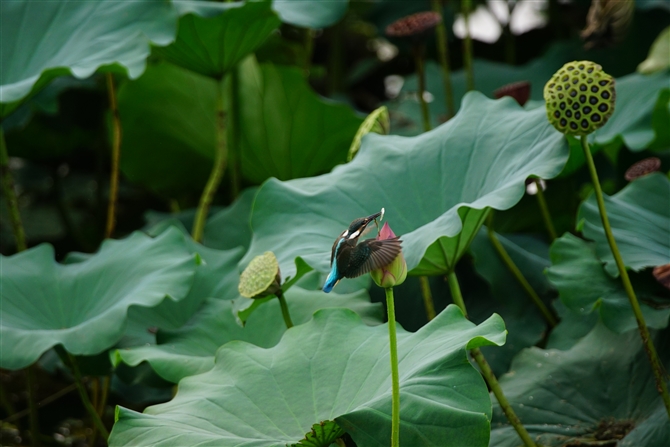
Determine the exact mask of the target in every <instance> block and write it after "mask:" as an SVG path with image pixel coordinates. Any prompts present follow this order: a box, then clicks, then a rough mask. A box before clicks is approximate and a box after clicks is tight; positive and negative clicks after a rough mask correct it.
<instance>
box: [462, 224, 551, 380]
mask: <svg viewBox="0 0 670 447" xmlns="http://www.w3.org/2000/svg"><path fill="white" fill-rule="evenodd" d="M497 237H498V240H499V241H500V243H501V244H502V245H503V247H505V250H506V251H507V253H508V254H509V256H510V257H511V258H512V260H513V261H514V263H515V264H516V266H517V267H519V270H521V272H522V273H523V275H524V277H525V278H526V279H527V280H528V282H529V283H530V285H531V286H532V287H533V289H534V290H535V291H536V292H537V294H538V295H539V296H540V297H544V298H546V297H547V296H548V295H550V294H551V293H552V292H553V289H552V286H551V284H550V283H549V281H548V280H547V278H546V276H545V275H544V269H545V268H546V267H548V266H549V247H548V246H547V245H546V244H545V243H543V242H541V241H539V240H537V239H533V238H531V237H529V236H524V235H510V236H509V238H508V237H505V236H502V235H497ZM470 251H471V252H472V255H473V256H474V267H475V270H476V271H477V273H478V274H479V275H480V276H481V277H482V278H484V280H486V282H487V283H488V285H489V289H490V298H489V299H486V298H485V296H482V295H480V296H477V297H476V298H473V299H470V300H469V302H468V316H469V317H470V318H472V320H473V321H475V322H477V321H481V320H483V319H484V318H486V316H488V315H491V314H492V313H493V312H495V313H497V314H499V315H500V316H501V317H503V319H504V320H505V326H506V327H507V333H508V335H507V341H506V343H505V346H503V347H502V348H496V349H491V348H483V352H484V354H485V355H486V360H487V361H488V362H489V364H490V365H491V368H493V371H494V372H495V373H496V375H501V374H502V373H504V372H506V371H507V369H508V368H509V365H510V363H511V361H512V357H514V355H515V354H516V353H517V352H519V351H520V350H521V349H523V348H527V347H529V346H533V345H535V344H536V343H537V342H539V341H540V340H541V339H542V337H543V335H544V333H545V331H546V330H547V323H546V321H545V319H544V317H543V316H542V314H541V313H540V311H539V310H538V309H537V307H536V306H535V304H533V302H532V301H531V299H530V297H529V296H528V294H527V293H526V292H525V291H524V289H523V288H522V287H521V285H520V284H519V282H518V281H517V280H516V279H515V278H514V276H512V273H510V271H509V269H508V268H507V266H506V265H505V264H504V263H503V261H502V260H501V259H500V256H499V255H498V253H497V252H496V251H495V249H494V248H493V245H492V244H491V241H490V239H489V237H488V235H487V230H486V229H485V228H482V229H481V230H480V231H479V232H478V233H477V235H476V236H475V238H474V239H473V241H472V245H471V246H470ZM464 298H465V299H468V298H469V297H468V296H467V295H466V294H465V292H464ZM545 302H546V303H547V304H548V300H546V301H545Z"/></svg>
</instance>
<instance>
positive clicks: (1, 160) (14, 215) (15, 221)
mask: <svg viewBox="0 0 670 447" xmlns="http://www.w3.org/2000/svg"><path fill="white" fill-rule="evenodd" d="M0 124H1V123H0ZM0 174H1V175H2V193H3V194H4V195H5V200H6V201H7V208H8V209H9V218H10V220H11V222H12V230H13V231H14V239H16V251H23V250H25V249H26V233H25V231H24V230H23V223H22V222H21V214H20V213H19V202H18V200H17V199H16V192H15V191H14V179H13V178H12V173H11V172H10V171H9V156H8V155H7V144H6V143H5V132H4V130H3V129H2V126H1V125H0Z"/></svg>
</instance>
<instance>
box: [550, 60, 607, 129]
mask: <svg viewBox="0 0 670 447" xmlns="http://www.w3.org/2000/svg"><path fill="white" fill-rule="evenodd" d="M615 99H616V91H615V90H614V78H613V77H612V76H610V75H608V74H607V73H605V72H604V71H603V69H602V67H601V66H600V65H598V64H596V63H595V62H590V61H575V62H569V63H567V64H565V65H563V67H562V68H561V69H560V70H558V71H557V72H556V73H555V74H554V76H552V77H551V79H550V80H549V82H547V84H546V85H545V86H544V100H545V102H546V107H547V118H549V122H550V123H551V124H552V125H553V126H554V127H555V128H556V129H558V130H559V132H562V133H564V134H567V135H588V134H590V133H591V132H593V131H594V130H596V129H598V128H600V127H602V126H603V125H604V124H605V123H606V122H607V120H608V119H609V118H610V116H612V113H613V112H614V103H615Z"/></svg>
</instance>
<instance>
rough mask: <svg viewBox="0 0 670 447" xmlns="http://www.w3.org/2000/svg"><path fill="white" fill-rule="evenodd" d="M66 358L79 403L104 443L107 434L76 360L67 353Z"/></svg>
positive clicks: (107, 436)
mask: <svg viewBox="0 0 670 447" xmlns="http://www.w3.org/2000/svg"><path fill="white" fill-rule="evenodd" d="M67 357H68V360H69V363H70V369H71V370H72V375H73V376H74V383H75V384H77V390H78V391H79V397H81V402H82V403H83V404H84V407H85V408H86V411H88V414H89V416H90V417H91V419H92V420H93V424H94V425H95V427H96V428H97V429H98V431H99V432H100V433H101V434H102V436H104V437H105V441H106V440H107V439H108V438H109V432H108V431H107V428H105V424H103V423H102V419H100V416H99V415H98V412H97V411H96V410H95V407H93V404H92V403H91V400H90V399H89V397H88V393H87V392H86V388H85V387H84V383H83V382H82V380H81V373H80V372H79V365H77V359H75V358H74V356H73V355H72V354H70V353H69V352H68V353H67Z"/></svg>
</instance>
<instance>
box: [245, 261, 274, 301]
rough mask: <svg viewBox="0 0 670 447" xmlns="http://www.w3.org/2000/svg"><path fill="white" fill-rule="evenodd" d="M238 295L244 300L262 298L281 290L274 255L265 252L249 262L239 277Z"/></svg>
mask: <svg viewBox="0 0 670 447" xmlns="http://www.w3.org/2000/svg"><path fill="white" fill-rule="evenodd" d="M238 290H239V292H240V295H242V296H243V297H246V298H254V299H256V298H263V297H266V296H269V295H275V294H277V292H279V291H280V290H281V273H280V272H279V262H277V258H276V257H275V255H274V253H272V252H271V251H266V252H265V253H263V254H262V255H258V256H256V257H255V258H254V259H252V260H251V262H250V263H249V265H248V266H247V268H245V269H244V271H243V272H242V274H241V275H240V284H239V286H238Z"/></svg>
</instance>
